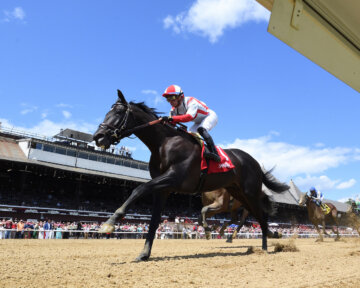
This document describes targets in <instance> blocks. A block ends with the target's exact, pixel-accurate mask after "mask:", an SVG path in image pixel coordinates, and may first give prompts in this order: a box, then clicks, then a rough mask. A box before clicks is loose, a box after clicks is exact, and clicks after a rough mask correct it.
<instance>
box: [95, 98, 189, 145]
mask: <svg viewBox="0 0 360 288" xmlns="http://www.w3.org/2000/svg"><path fill="white" fill-rule="evenodd" d="M114 105H123V106H125V107H126V111H125V116H124V118H123V119H122V120H121V123H120V124H117V123H115V124H114V125H111V124H107V123H104V122H103V123H101V124H100V125H99V127H101V128H105V129H108V130H109V128H110V129H111V130H113V131H111V133H113V134H112V135H111V136H112V137H114V138H115V139H116V140H120V138H124V137H128V136H130V135H131V134H133V133H134V132H136V131H138V130H141V129H144V128H146V127H149V126H152V125H155V124H158V123H161V122H162V120H161V119H156V120H153V121H150V122H148V123H145V124H141V125H139V126H136V127H134V128H131V129H125V127H126V125H127V122H128V118H129V114H130V112H131V108H130V104H124V103H116V104H114ZM177 124H178V125H179V126H181V127H182V129H185V131H186V126H185V125H183V124H181V123H177ZM116 126H120V128H117V127H116ZM180 130H181V129H180ZM185 131H184V132H185Z"/></svg>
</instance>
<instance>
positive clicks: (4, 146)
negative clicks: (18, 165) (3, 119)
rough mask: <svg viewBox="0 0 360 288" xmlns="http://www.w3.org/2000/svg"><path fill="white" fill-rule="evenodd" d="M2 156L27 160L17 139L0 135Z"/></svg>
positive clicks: (0, 155)
mask: <svg viewBox="0 0 360 288" xmlns="http://www.w3.org/2000/svg"><path fill="white" fill-rule="evenodd" d="M0 158H7V159H16V160H22V161H24V160H27V157H26V156H25V154H24V152H23V151H22V150H21V148H20V147H19V145H18V144H17V142H16V140H14V139H10V138H5V137H1V136H0Z"/></svg>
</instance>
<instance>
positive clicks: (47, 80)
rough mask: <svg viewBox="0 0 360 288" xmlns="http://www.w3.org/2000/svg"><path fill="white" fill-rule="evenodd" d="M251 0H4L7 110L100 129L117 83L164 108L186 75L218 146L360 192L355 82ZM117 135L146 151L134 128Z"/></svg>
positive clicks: (44, 122) (10, 115)
mask: <svg viewBox="0 0 360 288" xmlns="http://www.w3.org/2000/svg"><path fill="white" fill-rule="evenodd" d="M269 17H270V13H269V12H268V11H267V10H265V8H263V7H261V6H260V5H259V4H257V2H256V1H254V0H244V1H239V0H191V1H190V0H186V1H165V0H162V1H147V0H135V1H109V0H108V1H92V0H86V1H84V0H78V1H25V0H24V1H16V0H11V1H10V0H4V1H1V4H0V36H1V45H0V99H1V101H2V105H1V110H0V112H1V113H0V121H1V122H2V124H3V125H4V126H7V127H15V128H18V129H22V130H27V131H31V132H33V133H39V134H44V135H48V136H52V135H55V134H57V133H58V132H59V131H60V129H61V128H73V129H78V130H80V131H83V132H89V133H93V132H94V131H95V130H96V127H97V125H98V124H99V123H100V122H101V121H102V119H103V117H104V115H105V113H106V112H107V111H108V110H109V107H110V106H111V104H112V103H113V102H114V101H115V100H116V89H121V90H122V91H123V93H124V94H125V96H126V97H127V99H128V100H134V101H145V103H147V104H148V105H149V106H151V107H155V108H157V110H158V111H162V112H168V110H169V108H170V107H169V104H168V103H166V102H165V101H164V100H163V99H162V97H161V94H162V92H163V90H164V89H165V88H166V87H167V86H168V85H170V84H177V85H180V86H181V87H182V89H183V90H184V93H185V95H187V96H194V97H197V98H199V99H200V100H202V101H204V102H206V104H207V105H208V106H209V107H210V108H211V109H213V110H215V111H216V113H217V114H218V116H219V123H218V125H217V126H216V127H215V128H214V129H213V130H212V132H211V134H212V135H213V138H214V140H215V142H216V143H218V144H220V145H221V146H223V147H225V148H227V147H237V148H240V149H243V150H245V151H247V152H249V153H250V154H251V155H253V156H254V157H255V158H256V159H257V160H258V161H259V163H260V164H262V165H264V167H265V168H267V169H270V168H272V167H273V166H276V168H275V171H274V174H275V176H277V177H278V178H279V179H280V180H282V181H286V182H288V181H289V180H290V179H293V180H294V182H295V184H297V185H298V186H299V188H300V189H301V190H302V191H306V190H308V189H309V187H310V186H316V187H317V188H319V189H320V190H321V191H323V192H324V194H325V197H326V198H330V199H335V200H338V199H347V198H348V197H353V198H354V197H356V195H359V194H360V191H359V190H360V183H359V182H360V177H359V170H360V169H359V168H360V145H359V143H360V141H359V140H360V139H359V138H360V136H359V133H358V107H359V104H360V97H359V93H358V92H356V91H355V90H353V89H352V88H350V87H349V86H347V85H346V84H344V83H343V82H341V81H340V80H338V79H337V78H335V77H334V76H332V75H331V74H329V73H328V72H326V71H325V70H323V69H322V68H320V67H319V66H317V65H316V64H314V63H312V62H311V61H310V60H308V59H307V58H305V57H304V56H302V55H301V54H299V53H298V52H296V51H294V50H293V49H292V48H290V47H289V46H287V45H286V44H284V43H282V42H281V41H280V40H278V39H277V38H275V37H273V36H272V35H270V34H269V33H267V23H268V19H269ZM120 145H126V146H128V147H130V148H131V149H132V150H133V156H134V158H135V159H140V160H144V161H147V160H148V159H149V155H150V154H149V152H148V151H147V149H146V147H145V146H144V145H143V144H142V143H141V142H139V141H138V140H130V139H126V140H123V141H122V142H121V144H120Z"/></svg>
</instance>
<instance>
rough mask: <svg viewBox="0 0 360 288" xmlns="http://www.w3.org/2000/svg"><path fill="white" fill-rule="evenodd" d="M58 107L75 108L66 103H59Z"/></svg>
mask: <svg viewBox="0 0 360 288" xmlns="http://www.w3.org/2000/svg"><path fill="white" fill-rule="evenodd" d="M56 107H60V108H73V106H72V105H70V104H65V103H59V104H57V105H56Z"/></svg>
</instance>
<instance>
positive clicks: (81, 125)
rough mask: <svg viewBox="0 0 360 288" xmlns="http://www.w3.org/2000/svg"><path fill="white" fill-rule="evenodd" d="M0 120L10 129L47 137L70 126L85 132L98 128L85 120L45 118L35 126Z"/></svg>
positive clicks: (92, 131)
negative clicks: (56, 121)
mask: <svg viewBox="0 0 360 288" xmlns="http://www.w3.org/2000/svg"><path fill="white" fill-rule="evenodd" d="M0 122H1V123H2V124H1V125H2V126H4V127H6V128H8V129H14V130H19V131H25V132H29V133H32V134H38V135H43V136H46V137H52V136H54V135H56V134H58V133H59V132H60V130H61V129H66V128H70V129H73V130H77V131H81V132H85V133H94V132H95V130H96V129H97V125H96V124H91V123H87V122H83V121H76V122H74V121H62V122H58V123H55V122H53V121H51V120H48V119H44V120H42V121H41V122H39V123H38V124H36V125H35V126H32V127H29V128H27V127H22V126H15V125H13V124H12V123H11V122H10V121H8V120H7V119H1V118H0Z"/></svg>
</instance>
